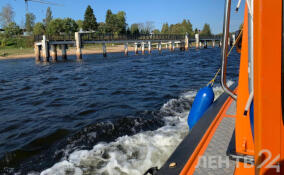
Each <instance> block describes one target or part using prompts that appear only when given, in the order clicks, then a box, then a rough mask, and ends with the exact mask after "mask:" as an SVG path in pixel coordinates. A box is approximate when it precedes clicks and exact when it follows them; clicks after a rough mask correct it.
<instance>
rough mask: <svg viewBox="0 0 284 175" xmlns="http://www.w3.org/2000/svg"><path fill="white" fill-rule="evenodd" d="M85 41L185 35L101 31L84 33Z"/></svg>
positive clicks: (166, 37)
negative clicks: (107, 32) (101, 32)
mask: <svg viewBox="0 0 284 175" xmlns="http://www.w3.org/2000/svg"><path fill="white" fill-rule="evenodd" d="M81 38H82V40H83V41H119V40H184V39H185V35H170V34H169V35H168V34H152V35H151V34H149V35H147V34H139V35H131V34H119V35H116V34H99V33H82V34H81Z"/></svg>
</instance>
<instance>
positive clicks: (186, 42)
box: [184, 34, 189, 50]
mask: <svg viewBox="0 0 284 175" xmlns="http://www.w3.org/2000/svg"><path fill="white" fill-rule="evenodd" d="M188 48H189V37H188V34H186V35H185V40H184V49H185V50H188Z"/></svg>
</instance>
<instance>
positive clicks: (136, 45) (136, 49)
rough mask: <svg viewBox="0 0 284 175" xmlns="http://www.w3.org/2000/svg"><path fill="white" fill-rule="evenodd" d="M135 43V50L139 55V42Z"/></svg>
mask: <svg viewBox="0 0 284 175" xmlns="http://www.w3.org/2000/svg"><path fill="white" fill-rule="evenodd" d="M134 45H135V50H134V52H135V55H138V43H134Z"/></svg>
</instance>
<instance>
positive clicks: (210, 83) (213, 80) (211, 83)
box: [207, 29, 243, 86]
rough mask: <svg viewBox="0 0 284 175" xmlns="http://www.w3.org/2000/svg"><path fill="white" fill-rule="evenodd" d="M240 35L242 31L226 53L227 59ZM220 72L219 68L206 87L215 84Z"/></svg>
mask: <svg viewBox="0 0 284 175" xmlns="http://www.w3.org/2000/svg"><path fill="white" fill-rule="evenodd" d="M242 33H243V29H242V30H241V32H240V34H239V35H238V37H237V39H236V41H235V43H234V45H233V46H232V47H231V49H230V51H229V52H228V54H227V57H229V55H230V54H231V52H232V50H233V48H234V47H235V46H236V43H237V42H238V41H239V40H240V38H241V34H242ZM220 71H221V68H219V69H218V71H217V72H216V73H215V76H214V78H212V80H210V81H209V83H208V84H207V86H208V85H211V86H213V85H214V82H215V80H216V78H217V76H218V74H219V73H220Z"/></svg>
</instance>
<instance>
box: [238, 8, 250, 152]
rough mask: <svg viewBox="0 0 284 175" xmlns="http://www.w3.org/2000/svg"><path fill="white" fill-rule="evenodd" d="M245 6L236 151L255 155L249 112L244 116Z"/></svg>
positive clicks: (247, 87) (246, 41)
mask: <svg viewBox="0 0 284 175" xmlns="http://www.w3.org/2000/svg"><path fill="white" fill-rule="evenodd" d="M247 10H248V9H247V7H246V8H245V15H244V25H243V38H242V52H241V60H240V71H239V84H238V99H237V116H236V128H235V129H236V130H235V133H236V152H237V153H239V154H246V155H253V154H254V143H253V137H252V133H251V127H250V119H249V114H248V115H247V116H244V111H245V106H246V103H247V100H248V98H249V85H248V14H247Z"/></svg>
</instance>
